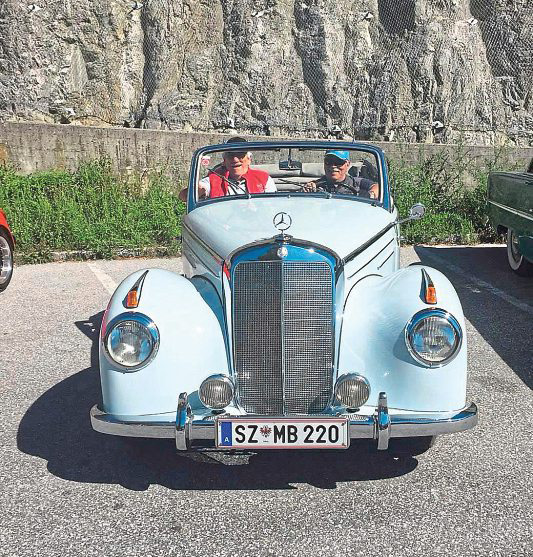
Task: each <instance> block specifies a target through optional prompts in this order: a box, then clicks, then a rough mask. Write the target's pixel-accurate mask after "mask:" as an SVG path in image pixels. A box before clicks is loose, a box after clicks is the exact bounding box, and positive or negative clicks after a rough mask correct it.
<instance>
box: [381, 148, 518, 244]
mask: <svg viewBox="0 0 533 557" xmlns="http://www.w3.org/2000/svg"><path fill="white" fill-rule="evenodd" d="M507 155H508V152H507V151H505V150H503V149H502V151H501V152H500V153H497V155H496V156H495V157H494V159H491V160H484V161H478V160H474V159H473V158H472V157H470V156H469V154H468V151H465V149H464V148H462V147H461V146H458V147H457V148H456V151H455V152H451V153H442V154H438V155H434V156H432V157H430V158H428V159H426V160H423V161H420V162H419V163H418V164H416V165H411V166H408V165H404V164H402V163H401V162H397V161H396V162H392V163H390V169H389V172H390V180H391V188H392V190H393V195H394V200H395V203H396V206H397V207H398V211H399V213H400V215H401V216H404V215H405V216H406V215H407V214H408V213H409V208H410V207H411V206H412V205H413V204H414V203H418V202H419V203H423V204H424V205H425V207H426V215H425V216H424V218H423V219H421V220H420V221H413V222H409V223H406V224H404V225H403V226H402V236H403V238H404V240H405V241H406V242H407V243H449V244H473V243H478V242H494V241H496V240H497V239H498V236H497V234H496V232H495V230H494V229H493V228H492V227H491V225H490V223H489V219H488V217H487V210H486V203H487V180H488V174H489V172H491V171H492V170H498V169H507V170H509V169H514V165H513V163H512V162H511V161H510V160H509V158H508V157H507Z"/></svg>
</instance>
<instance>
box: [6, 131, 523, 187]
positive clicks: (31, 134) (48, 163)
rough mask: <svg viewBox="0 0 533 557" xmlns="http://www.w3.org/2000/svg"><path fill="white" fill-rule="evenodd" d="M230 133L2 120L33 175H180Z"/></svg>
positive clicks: (484, 154) (517, 154)
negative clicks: (98, 166) (107, 163)
mask: <svg viewBox="0 0 533 557" xmlns="http://www.w3.org/2000/svg"><path fill="white" fill-rule="evenodd" d="M227 137H228V136H227V135H222V134H205V133H185V132H171V131H159V130H141V129H128V128H94V127H82V126H74V125H60V124H30V123H18V122H4V123H0V164H1V163H4V164H11V165H13V166H14V167H15V168H17V169H18V170H19V171H20V172H23V173H29V172H33V171H36V170H48V169H52V168H65V169H68V170H74V169H76V168H77V167H78V166H79V165H80V163H82V162H85V161H89V160H94V159H97V158H102V157H109V158H110V159H111V161H112V163H113V165H114V166H115V168H116V169H117V170H119V171H121V172H129V171H134V170H137V171H141V172H143V171H147V170H154V169H157V170H160V169H162V170H164V171H166V172H168V173H169V174H171V175H173V176H176V177H181V176H185V175H186V174H187V173H188V169H189V163H190V158H191V154H192V153H193V151H194V150H195V149H197V148H198V147H201V146H203V145H208V144H212V143H222V142H223V141H224V140H225V139H226V138H227ZM257 139H259V138H257ZM265 139H272V138H265ZM377 145H379V146H380V147H382V148H383V149H384V151H385V152H386V154H387V156H388V157H389V158H390V159H392V160H395V159H396V160H398V159H401V160H403V161H405V162H406V163H414V162H416V161H417V160H420V159H421V158H422V159H424V158H426V157H429V156H431V155H433V154H435V153H442V152H445V153H449V154H450V155H451V157H452V159H453V157H454V156H457V153H458V152H459V150H462V151H464V152H466V154H467V156H468V157H469V158H471V159H474V160H475V161H476V162H477V163H478V164H479V165H482V164H483V162H484V161H485V160H490V159H493V158H494V157H495V156H497V155H498V153H499V154H500V155H501V154H502V151H503V154H504V155H505V157H506V158H507V160H509V162H510V163H512V164H516V165H517V166H518V167H519V168H524V169H525V168H526V166H527V164H528V163H529V161H530V160H531V158H532V157H533V147H512V148H511V147H510V148H502V147H489V146H469V147H457V146H454V145H440V144H420V143H377Z"/></svg>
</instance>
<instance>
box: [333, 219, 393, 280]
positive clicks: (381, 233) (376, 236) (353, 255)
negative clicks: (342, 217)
mask: <svg viewBox="0 0 533 557" xmlns="http://www.w3.org/2000/svg"><path fill="white" fill-rule="evenodd" d="M397 224H398V223H397V222H396V221H394V222H390V223H389V224H387V226H386V227H385V228H383V229H382V230H380V231H379V232H378V233H377V234H374V236H372V238H370V240H367V241H366V242H365V243H364V244H361V245H360V246H359V247H358V248H357V249H356V250H354V251H352V252H351V253H349V254H348V255H347V256H346V257H345V258H344V259H342V261H341V266H342V267H344V265H346V263H349V262H350V261H351V260H352V259H354V258H356V257H357V256H358V255H359V254H360V253H362V252H363V251H365V250H366V249H367V248H369V247H370V246H371V245H372V244H373V243H374V242H375V241H377V240H379V239H380V238H381V237H382V236H384V235H385V234H386V233H387V232H388V231H389V230H390V229H391V228H394V227H395V226H396V225H397ZM352 276H353V275H352Z"/></svg>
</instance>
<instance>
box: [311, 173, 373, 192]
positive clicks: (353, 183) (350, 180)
mask: <svg viewBox="0 0 533 557" xmlns="http://www.w3.org/2000/svg"><path fill="white" fill-rule="evenodd" d="M315 183H316V186H317V189H322V190H325V191H327V192H329V193H340V194H343V195H358V196H359V197H370V194H369V193H368V190H369V189H370V188H371V187H372V185H373V184H374V183H375V182H373V181H372V180H369V179H368V178H359V177H355V176H350V175H348V174H347V175H346V178H344V180H343V181H342V182H328V179H327V178H326V176H322V177H320V178H319V179H318V180H316V181H315Z"/></svg>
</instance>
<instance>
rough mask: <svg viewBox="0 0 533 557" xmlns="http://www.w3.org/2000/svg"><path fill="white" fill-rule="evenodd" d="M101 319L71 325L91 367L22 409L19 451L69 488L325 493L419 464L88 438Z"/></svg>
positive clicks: (365, 447)
mask: <svg viewBox="0 0 533 557" xmlns="http://www.w3.org/2000/svg"><path fill="white" fill-rule="evenodd" d="M102 316H103V312H100V313H98V314H96V315H93V316H92V317H91V318H89V319H87V320H86V321H81V322H77V323H76V326H77V327H78V328H79V329H80V330H81V331H83V333H84V334H86V335H87V336H88V337H89V338H90V339H91V340H92V342H93V344H92V350H91V362H92V365H91V367H90V368H87V369H84V370H82V371H80V372H78V373H75V374H74V375H72V376H70V377H68V378H67V379H65V380H63V381H61V382H60V383H58V384H57V385H55V386H54V387H52V388H51V389H49V390H48V391H47V392H46V393H44V394H43V395H42V396H41V397H39V398H38V399H37V400H36V401H35V402H34V403H33V404H32V405H31V407H30V408H29V409H28V410H27V412H26V414H25V415H24V417H23V418H22V420H21V422H20V425H19V430H18V435H17V443H18V448H19V449H20V450H21V451H23V452H25V453H27V454H29V455H34V456H37V457H40V458H42V459H45V460H46V461H47V462H48V470H49V471H50V472H51V473H52V474H54V475H56V476H57V477H59V478H63V479H66V480H70V481H75V482H84V483H85V482H90V483H106V484H118V485H122V486H124V487H125V488H127V489H131V490H136V491H139V490H146V489H148V488H149V487H150V485H153V484H159V485H162V486H165V487H168V488H169V489H175V490H191V489H192V490H233V489H235V490H254V489H294V488H295V486H294V485H293V484H299V483H304V484H309V485H312V486H315V487H318V488H323V489H332V488H335V487H336V486H337V482H348V481H369V480H380V479H384V478H394V477H397V476H401V475H404V474H407V473H409V472H412V471H413V470H414V469H415V468H416V467H417V465H418V460H417V459H416V458H414V457H413V456H412V455H406V456H402V457H398V456H394V455H392V454H391V453H389V452H386V451H379V452H378V451H377V450H376V449H375V446H374V445H375V444H374V443H372V442H367V441H366V440H361V441H357V442H353V443H352V446H351V447H350V449H348V450H346V451H308V450H300V451H299V450H292V451H264V452H257V453H245V452H241V453H233V454H231V453H225V452H219V451H208V452H200V453H178V452H177V451H176V449H175V445H174V442H173V441H172V440H169V439H133V438H121V437H116V436H111V435H104V434H101V433H97V432H95V431H94V430H93V429H92V427H91V423H90V418H89V411H90V409H91V407H92V406H93V405H94V404H95V402H99V401H100V399H101V394H100V378H99V374H98V331H99V329H100V323H101V320H102Z"/></svg>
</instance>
